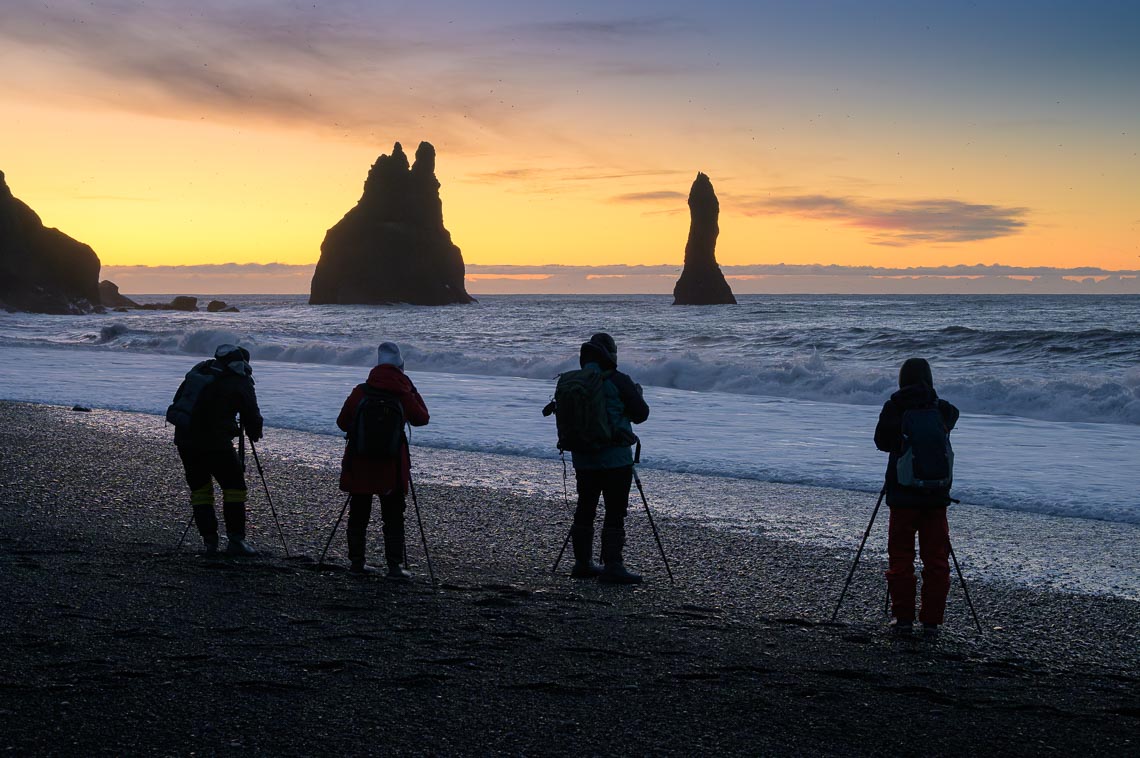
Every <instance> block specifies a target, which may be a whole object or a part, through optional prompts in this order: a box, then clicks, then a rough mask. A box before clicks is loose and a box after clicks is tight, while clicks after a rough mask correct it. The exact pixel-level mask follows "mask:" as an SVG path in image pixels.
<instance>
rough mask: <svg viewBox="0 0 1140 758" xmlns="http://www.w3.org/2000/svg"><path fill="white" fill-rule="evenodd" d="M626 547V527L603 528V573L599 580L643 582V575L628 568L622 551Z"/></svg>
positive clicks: (622, 582)
mask: <svg viewBox="0 0 1140 758" xmlns="http://www.w3.org/2000/svg"><path fill="white" fill-rule="evenodd" d="M624 547H625V530H624V529H602V563H603V564H604V567H603V568H602V573H601V574H600V575H599V576H598V581H599V582H605V583H606V584H641V575H640V574H633V573H630V572H629V571H627V570H626V568H625V562H624V561H622V557H621V551H622V548H624Z"/></svg>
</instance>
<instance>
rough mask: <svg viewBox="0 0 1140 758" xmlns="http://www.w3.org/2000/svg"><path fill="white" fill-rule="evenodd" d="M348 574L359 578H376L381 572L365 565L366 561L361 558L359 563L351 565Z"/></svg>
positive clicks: (354, 562)
mask: <svg viewBox="0 0 1140 758" xmlns="http://www.w3.org/2000/svg"><path fill="white" fill-rule="evenodd" d="M348 573H350V574H357V575H359V576H376V575H377V574H379V573H380V572H379V571H377V570H376V569H374V568H373V567H371V566H369V565H366V564H365V563H364V559H363V558H361V559H360V560H359V561H352V563H350V564H349V566H348Z"/></svg>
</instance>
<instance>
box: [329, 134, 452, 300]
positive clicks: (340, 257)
mask: <svg viewBox="0 0 1140 758" xmlns="http://www.w3.org/2000/svg"><path fill="white" fill-rule="evenodd" d="M309 302H310V303H312V304H314V305H319V304H326V303H340V304H350V303H363V304H377V303H411V304H413V305H448V304H452V303H471V302H474V299H473V298H472V297H471V296H470V295H468V294H467V290H466V288H465V287H464V286H463V256H462V254H461V253H460V251H459V248H458V247H456V246H455V245H454V244H453V243H452V241H451V233H450V232H448V231H447V229H445V228H444V226H443V203H442V201H441V200H440V197H439V181H438V180H437V179H436V178H435V148H434V147H432V146H431V145H430V144H428V143H427V142H421V143H420V146H419V148H418V149H417V150H416V160H415V163H414V164H413V165H412V166H411V168H409V167H408V157H407V156H406V155H405V154H404V150H403V148H402V147H401V146H400V143H399V142H397V143H396V144H395V146H394V147H393V148H392V154H391V155H381V156H380V157H379V158H377V159H376V163H375V164H373V166H372V169H371V170H370V171H369V172H368V178H367V179H366V180H365V182H364V194H363V195H362V196H361V198H360V200H359V202H357V204H356V207H355V208H353V209H352V210H350V211H349V212H348V213H346V214H345V216H344V218H342V219H341V220H340V221H339V222H338V223H337V225H336V226H334V227H333V228H332V229H329V230H328V233H327V234H326V235H325V241H324V242H323V243H321V257H320V260H319V261H318V262H317V268H316V271H314V272H313V282H312V286H311V287H310V290H309Z"/></svg>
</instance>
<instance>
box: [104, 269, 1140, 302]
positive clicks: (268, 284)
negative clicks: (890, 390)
mask: <svg viewBox="0 0 1140 758" xmlns="http://www.w3.org/2000/svg"><path fill="white" fill-rule="evenodd" d="M315 265H316V264H304V265H291V264H285V263H222V264H210V265H196V266H113V265H107V266H103V270H102V274H101V278H102V279H109V280H111V281H113V282H115V283H116V284H117V285H119V289H120V290H121V291H122V292H123V293H124V294H126V295H132V294H190V295H194V294H197V295H227V294H229V295H233V294H265V295H269V294H275V295H290V294H297V295H301V294H307V293H308V292H309V283H310V281H311V280H312V278H313V269H314V268H315ZM721 270H722V271H724V274H725V276H726V277H727V278H728V281H729V284H730V285H731V286H732V289H733V291H734V292H735V293H736V294H738V295H756V294H849V295H855V294H867V295H879V294H903V295H911V294H1113V295H1116V294H1128V295H1136V294H1140V269H1133V270H1122V271H1110V270H1107V269H1101V268H1096V267H1091V266H1090V267H1079V268H1049V267H1019V266H1003V265H969V266H965V265H963V266H929V267H915V268H876V267H873V266H833V265H799V264H784V263H775V264H751V265H744V266H722V267H721ZM680 275H681V266H680V265H657V266H629V265H611V266H558V265H536V266H508V265H503V266H495V265H485V264H468V265H467V289H468V291H469V292H471V294H473V295H475V296H476V297H478V296H479V295H510V294H519V295H521V294H538V295H542V294H548V295H579V294H580V295H591V294H613V295H617V294H661V295H666V294H672V292H673V285H674V284H675V283H676V281H677V278H678V277H679V276H680Z"/></svg>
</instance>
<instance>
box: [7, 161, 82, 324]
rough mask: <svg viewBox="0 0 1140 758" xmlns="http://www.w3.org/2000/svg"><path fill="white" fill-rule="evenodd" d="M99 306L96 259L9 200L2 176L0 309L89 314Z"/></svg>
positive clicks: (68, 238) (13, 200)
mask: <svg viewBox="0 0 1140 758" xmlns="http://www.w3.org/2000/svg"><path fill="white" fill-rule="evenodd" d="M98 303H99V257H98V256H97V255H95V251H94V250H92V249H91V248H90V247H88V246H87V245H85V244H83V243H82V242H78V241H76V240H74V239H72V238H71V237H68V236H67V235H66V234H64V233H63V232H61V231H59V230H58V229H48V228H46V227H45V226H44V225H43V222H42V221H40V217H39V216H38V215H36V212H35V211H33V210H32V209H31V208H29V207H28V206H27V205H26V204H24V203H23V202H21V201H20V200H17V199H16V198H15V197H13V196H12V191H11V190H10V189H8V184H7V182H6V181H5V180H4V172H2V171H0V307H7V308H10V309H13V310H19V311H33V312H36V313H89V312H91V311H92V310H94V308H95V307H96V305H97V304H98Z"/></svg>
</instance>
